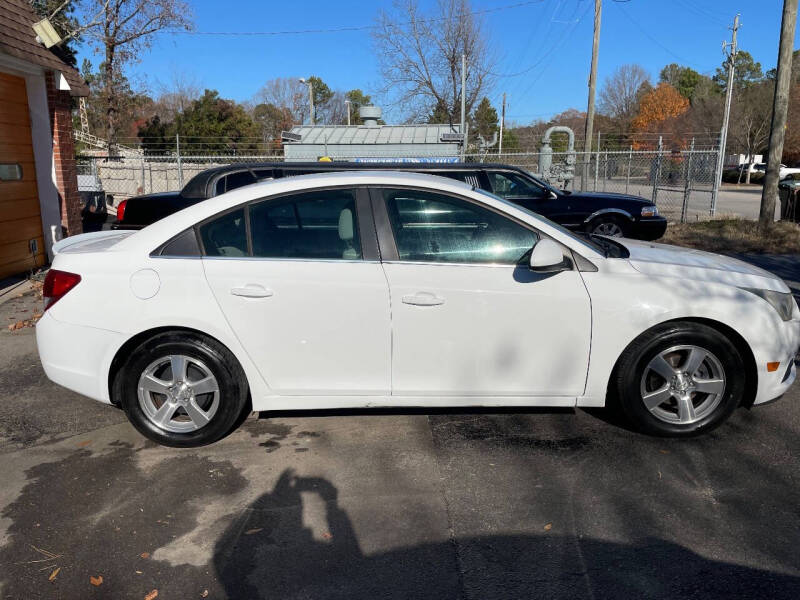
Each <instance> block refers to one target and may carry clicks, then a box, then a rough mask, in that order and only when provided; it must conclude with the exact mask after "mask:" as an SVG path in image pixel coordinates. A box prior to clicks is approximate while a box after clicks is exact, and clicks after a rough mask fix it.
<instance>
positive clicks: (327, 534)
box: [322, 531, 333, 540]
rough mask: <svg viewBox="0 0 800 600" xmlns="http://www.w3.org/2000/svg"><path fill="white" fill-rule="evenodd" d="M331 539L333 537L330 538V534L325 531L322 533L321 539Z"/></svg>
mask: <svg viewBox="0 0 800 600" xmlns="http://www.w3.org/2000/svg"><path fill="white" fill-rule="evenodd" d="M332 537H333V536H332V535H331V534H330V533H328V532H327V531H326V532H325V533H323V534H322V538H323V539H325V540H329V539H331V538H332Z"/></svg>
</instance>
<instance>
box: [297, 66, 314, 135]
mask: <svg viewBox="0 0 800 600" xmlns="http://www.w3.org/2000/svg"><path fill="white" fill-rule="evenodd" d="M300 83H305V84H307V85H308V106H309V108H310V112H309V115H308V120H309V122H310V124H311V125H314V124H315V123H314V85H313V84H312V83H311V80H310V79H309V80H306V79H305V78H304V77H301V78H300Z"/></svg>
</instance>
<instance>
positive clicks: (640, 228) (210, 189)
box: [111, 162, 667, 240]
mask: <svg viewBox="0 0 800 600" xmlns="http://www.w3.org/2000/svg"><path fill="white" fill-rule="evenodd" d="M354 170H359V171H363V170H391V171H411V172H415V173H427V174H429V175H439V176H442V177H449V178H451V179H457V180H459V181H463V182H465V183H467V184H469V185H472V186H474V187H476V188H480V189H483V190H486V191H489V192H492V193H494V194H496V195H498V196H501V197H503V198H505V199H506V200H508V201H509V202H513V203H514V204H518V205H520V206H523V207H524V208H527V209H529V210H532V211H533V212H536V213H538V214H540V215H542V216H544V217H547V218H548V219H550V220H552V221H555V222H556V223H560V224H561V225H563V226H564V227H567V228H568V229H572V230H573V231H579V232H586V233H591V234H598V235H607V236H614V237H630V238H638V239H642V240H655V239H658V238H659V237H661V236H662V235H663V234H664V231H666V229H667V221H666V219H664V218H663V217H661V216H660V215H659V214H658V210H657V209H656V207H655V205H654V204H653V203H652V202H650V201H649V200H646V199H644V198H641V197H639V196H629V195H626V194H611V193H606V192H570V191H565V190H559V189H556V188H554V187H552V186H551V185H549V184H547V183H545V182H544V181H542V180H541V179H538V178H536V177H534V176H533V175H531V174H530V173H528V172H527V171H525V170H524V169H521V168H519V167H513V166H509V165H501V164H491V163H452V164H449V163H448V164H441V163H354V162H315V163H284V162H281V163H250V164H237V165H228V166H225V167H216V168H213V169H208V170H206V171H203V172H202V173H198V174H197V175H195V176H194V177H192V179H191V180H190V181H189V182H188V183H187V184H186V185H185V186H184V187H183V189H182V190H181V191H180V192H168V193H163V194H148V195H145V196H136V197H133V198H130V199H128V200H126V201H123V202H122V203H121V204H120V206H119V207H118V208H117V216H118V218H117V221H116V222H114V223H113V224H112V225H111V227H112V228H113V229H141V228H142V227H145V226H146V225H149V224H150V223H153V222H155V221H157V220H159V219H161V218H163V217H166V216H167V215H169V214H172V213H174V212H177V211H179V210H181V209H183V208H186V207H187V206H191V205H192V204H196V203H197V202H200V201H202V200H205V199H207V198H212V197H214V196H218V195H220V194H224V193H225V192H229V191H231V190H233V189H236V188H239V187H242V186H245V185H249V184H251V183H256V182H258V181H264V180H269V179H278V178H281V177H291V176H295V175H309V174H311V173H326V172H330V171H354Z"/></svg>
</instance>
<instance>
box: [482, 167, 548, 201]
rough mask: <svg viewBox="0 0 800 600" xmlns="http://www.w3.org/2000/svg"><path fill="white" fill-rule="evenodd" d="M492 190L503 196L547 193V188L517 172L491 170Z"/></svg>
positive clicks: (511, 196)
mask: <svg viewBox="0 0 800 600" xmlns="http://www.w3.org/2000/svg"><path fill="white" fill-rule="evenodd" d="M489 181H490V182H491V184H492V191H493V192H494V193H495V194H496V195H497V196H500V197H501V198H516V197H531V196H533V197H535V198H539V197H542V196H544V195H545V193H546V192H545V190H543V189H542V188H540V187H539V186H538V185H534V184H533V183H531V182H530V181H528V180H527V179H525V178H524V177H522V176H521V175H517V174H516V173H503V172H501V171H491V172H489Z"/></svg>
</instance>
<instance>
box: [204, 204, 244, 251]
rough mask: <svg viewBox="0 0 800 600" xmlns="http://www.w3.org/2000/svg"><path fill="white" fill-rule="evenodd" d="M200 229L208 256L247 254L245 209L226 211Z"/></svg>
mask: <svg viewBox="0 0 800 600" xmlns="http://www.w3.org/2000/svg"><path fill="white" fill-rule="evenodd" d="M199 229H200V238H201V239H202V240H203V249H204V250H205V255H206V256H247V232H246V229H245V223H244V209H241V208H240V209H239V210H234V211H232V212H229V213H225V214H224V215H222V216H221V217H217V218H216V219H214V220H213V221H209V222H207V223H204V224H203V225H200V227H199Z"/></svg>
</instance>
